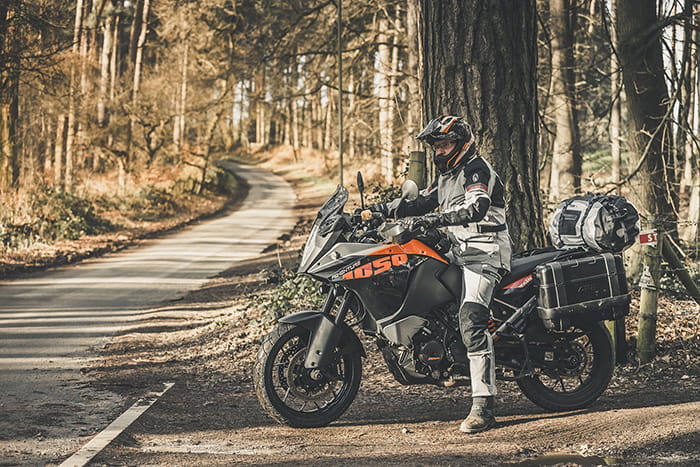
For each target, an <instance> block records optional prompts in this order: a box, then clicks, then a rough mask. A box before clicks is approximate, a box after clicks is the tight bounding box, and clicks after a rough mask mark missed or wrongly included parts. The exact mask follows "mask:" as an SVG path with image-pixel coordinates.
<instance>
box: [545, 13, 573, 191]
mask: <svg viewBox="0 0 700 467" xmlns="http://www.w3.org/2000/svg"><path fill="white" fill-rule="evenodd" d="M549 13H550V16H551V28H552V95H551V102H550V105H551V112H552V117H553V120H554V126H555V131H556V134H555V136H554V148H553V150H552V174H551V178H550V185H549V200H550V201H551V202H553V203H557V202H559V201H561V200H562V199H564V198H569V197H571V196H573V195H574V194H575V193H577V192H578V191H579V190H580V188H581V148H580V146H579V132H578V122H577V119H576V97H575V94H574V51H573V46H574V35H573V24H572V23H573V21H574V16H575V14H576V12H575V9H574V8H573V7H572V5H571V2H570V1H569V0H549Z"/></svg>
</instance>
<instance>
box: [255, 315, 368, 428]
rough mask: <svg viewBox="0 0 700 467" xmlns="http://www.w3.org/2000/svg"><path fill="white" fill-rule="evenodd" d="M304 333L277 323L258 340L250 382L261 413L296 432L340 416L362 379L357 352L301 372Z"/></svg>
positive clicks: (306, 336)
mask: <svg viewBox="0 0 700 467" xmlns="http://www.w3.org/2000/svg"><path fill="white" fill-rule="evenodd" d="M309 335H310V333H309V331H308V330H307V329H304V328H302V327H299V326H295V325H292V324H280V325H278V326H277V327H275V329H273V330H272V332H270V333H269V334H268V335H266V336H265V337H264V338H263V342H262V345H261V346H260V350H259V351H258V355H257V358H256V360H255V365H254V372H253V383H254V385H255V393H256V394H257V396H258V399H259V400H260V404H261V405H262V406H263V408H264V409H265V411H266V412H267V413H268V414H269V415H270V416H271V417H272V418H274V419H275V420H277V421H278V422H280V423H283V424H285V425H289V426H292V427H296V428H311V427H320V426H326V425H328V424H329V423H331V422H333V421H334V420H336V419H337V418H338V417H340V416H341V415H342V414H343V413H344V412H345V411H346V410H347V408H348V407H349V406H350V404H351V403H352V401H353V400H354V399H355V396H356V395H357V390H358V388H359V387H360V380H361V379H362V358H361V355H360V352H352V353H348V354H342V353H341V352H340V351H338V352H337V353H336V355H335V357H334V358H333V360H332V361H331V362H330V363H329V364H328V365H327V366H326V367H325V368H322V369H307V368H304V358H305V357H306V352H307V348H308V344H309Z"/></svg>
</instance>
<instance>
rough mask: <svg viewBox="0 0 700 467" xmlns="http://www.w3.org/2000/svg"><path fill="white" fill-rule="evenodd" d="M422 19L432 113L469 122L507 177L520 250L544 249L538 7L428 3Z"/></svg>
mask: <svg viewBox="0 0 700 467" xmlns="http://www.w3.org/2000/svg"><path fill="white" fill-rule="evenodd" d="M499 5H500V4H499ZM421 13H422V14H421V26H422V28H423V34H422V40H423V44H422V50H423V57H422V62H423V75H422V77H423V84H422V86H423V93H424V97H425V99H424V103H423V110H424V114H425V115H426V117H427V118H432V117H435V116H438V115H441V114H447V113H449V114H457V115H463V116H465V117H466V119H467V120H468V121H469V122H470V124H471V125H472V127H473V129H474V131H475V133H476V135H477V137H478V138H479V143H480V148H481V154H482V155H483V156H484V157H486V158H487V159H488V160H490V161H491V162H492V164H493V165H494V168H495V169H496V171H497V172H498V173H499V174H500V175H501V177H502V178H503V182H504V184H505V187H506V210H507V217H508V225H509V227H510V233H511V236H512V237H513V241H514V243H515V246H516V251H517V249H521V248H529V247H534V246H542V245H543V244H544V235H543V234H544V232H543V226H542V210H541V202H540V197H539V188H538V187H539V180H538V177H539V175H538V170H537V160H538V157H537V99H536V83H537V82H536V65H537V53H536V44H537V42H536V33H537V19H536V14H535V2H533V1H520V2H509V4H508V7H507V8H505V7H504V6H498V5H496V4H495V2H482V1H479V0H466V1H465V0H446V1H442V2H432V1H429V0H422V1H421Z"/></svg>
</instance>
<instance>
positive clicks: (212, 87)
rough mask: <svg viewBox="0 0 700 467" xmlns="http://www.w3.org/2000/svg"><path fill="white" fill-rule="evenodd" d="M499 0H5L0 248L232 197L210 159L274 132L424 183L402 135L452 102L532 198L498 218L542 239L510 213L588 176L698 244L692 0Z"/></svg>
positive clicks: (280, 139) (319, 162)
mask: <svg viewBox="0 0 700 467" xmlns="http://www.w3.org/2000/svg"><path fill="white" fill-rule="evenodd" d="M467 3H468V2H467ZM490 3H491V2H484V4H483V5H481V6H480V7H479V8H474V11H472V12H471V13H473V14H466V13H467V12H465V11H462V10H461V9H462V8H467V7H468V5H467V4H461V3H460V2H441V4H440V5H433V4H432V3H431V2H411V1H408V2H406V1H399V0H355V1H352V2H350V1H345V2H342V3H341V2H340V1H326V0H308V1H275V0H240V1H236V0H191V1H174V0H74V1H71V2H69V3H66V2H58V1H56V0H4V1H3V2H2V5H0V116H1V118H0V122H1V126H0V149H1V154H0V196H1V197H2V202H3V208H4V209H3V212H2V214H0V224H1V226H2V227H1V228H0V240H1V242H2V243H1V244H2V248H4V249H12V248H18V247H20V246H27V245H30V244H32V243H34V242H50V241H54V240H56V239H60V238H66V237H77V236H80V235H88V234H92V233H98V232H102V231H106V230H109V229H114V228H116V226H117V225H118V224H119V223H120V222H122V223H123V222H127V220H126V219H128V218H129V216H131V217H139V216H141V217H144V216H166V215H169V214H171V213H172V212H174V211H177V210H178V209H187V208H188V206H190V207H191V206H195V205H197V204H198V203H199V201H198V200H200V199H205V198H207V197H211V196H226V190H227V189H226V186H225V185H226V184H225V183H224V181H225V180H224V179H225V178H226V176H225V175H223V174H222V173H221V171H220V169H219V168H217V166H216V160H218V159H220V158H226V157H236V158H239V159H245V158H250V157H254V156H255V155H256V154H257V155H261V154H264V153H265V151H269V150H270V149H272V148H275V147H278V148H283V149H284V150H285V151H284V152H285V153H287V154H290V155H291V156H290V157H292V158H293V159H294V160H296V161H299V160H302V161H303V160H304V158H307V159H308V164H309V166H310V167H311V166H313V167H320V168H322V171H323V174H324V176H325V177H327V178H328V179H331V180H334V181H339V180H340V179H343V180H344V183H345V184H352V180H353V177H354V173H355V172H356V171H357V170H362V171H363V173H364V174H365V177H366V178H367V179H368V180H370V181H371V183H374V184H376V185H381V186H389V185H395V184H397V183H400V181H401V180H403V178H404V177H405V176H406V174H407V172H408V173H410V174H411V176H412V177H413V178H417V179H418V181H419V183H420V184H422V185H425V183H427V182H428V181H429V180H431V179H432V177H433V176H434V173H433V169H432V167H431V163H430V155H429V154H427V159H426V152H425V148H423V147H421V146H420V145H418V144H417V143H416V141H415V140H414V138H413V136H414V135H415V134H416V133H417V131H419V130H420V128H421V127H422V125H423V124H425V123H426V122H427V121H428V120H429V119H430V118H432V117H434V116H436V115H440V114H445V113H456V114H460V115H464V116H465V117H466V119H467V120H468V121H469V122H470V123H471V125H472V126H473V128H474V129H475V131H476V133H477V137H478V138H479V141H480V144H481V150H482V154H483V155H484V156H485V157H487V158H492V159H493V160H494V163H495V166H496V167H497V168H498V169H499V170H500V171H501V172H502V173H503V174H504V179H505V180H506V185H507V186H508V187H509V200H510V202H511V204H512V205H513V206H514V207H513V209H514V210H513V211H512V212H511V214H514V213H521V214H522V213H525V214H524V215H521V214H518V215H515V214H514V215H512V216H511V221H512V222H523V221H522V218H523V217H527V218H531V219H532V220H533V221H534V222H536V223H537V224H533V225H531V226H529V227H528V226H524V227H522V228H511V230H512V231H513V232H515V233H516V234H519V236H518V235H516V238H514V240H515V241H516V243H517V244H519V245H521V246H532V245H528V241H530V240H529V239H533V240H532V241H533V242H535V243H537V242H539V243H542V242H545V241H546V240H545V236H544V235H539V236H538V235H530V234H527V235H526V234H522V232H524V231H525V230H526V228H529V229H531V230H537V229H538V228H539V229H540V230H544V223H545V221H546V219H547V218H548V215H549V213H550V212H551V211H552V209H553V208H554V207H555V206H556V204H557V203H558V202H559V201H561V200H563V199H565V198H567V197H570V196H572V195H574V194H577V193H585V192H589V191H596V192H600V193H621V194H623V195H625V196H627V197H629V198H630V199H632V200H633V201H634V202H635V203H636V204H637V205H638V208H639V210H640V213H641V214H642V218H643V221H644V222H645V223H646V224H647V225H646V226H647V227H649V226H651V222H652V220H653V219H656V220H657V221H658V219H659V218H660V217H662V218H663V219H664V222H665V225H666V228H668V229H669V230H671V231H672V233H673V236H674V237H675V238H676V240H677V242H678V243H679V244H682V245H683V247H684V248H685V249H686V250H687V252H688V253H689V254H691V255H697V252H698V229H697V225H698V221H699V216H700V204H699V200H700V167H699V162H698V157H697V154H698V148H699V145H698V140H697V134H698V126H700V116H699V115H698V102H699V100H698V93H699V90H700V80H699V78H700V77H699V76H698V73H697V69H698V58H699V57H700V55H699V49H698V13H697V5H696V4H695V3H696V2H692V1H679V0H659V1H658V2H657V1H650V0H644V1H640V2H638V1H632V0H608V1H600V0H538V1H537V2H524V3H525V4H528V7H527V8H522V9H520V8H514V9H513V10H514V12H513V13H504V12H503V11H502V10H504V11H505V10H507V9H502V8H493V7H489V5H490ZM506 3H507V2H506ZM477 10H478V11H477ZM650 12H651V13H653V14H650ZM509 15H510V16H509ZM517 15H521V16H517ZM465 17H468V18H473V19H472V20H473V21H474V24H470V25H467V24H463V23H460V21H462V20H455V21H451V20H449V19H450V18H465ZM467 26H469V27H467ZM461 28H463V30H465V31H466V30H469V31H475V32H474V33H473V34H471V35H461V34H460V29H461ZM516 46H517V47H516ZM523 50H524V51H526V53H523V52H522V51H523ZM494 51H495V52H494ZM500 97H504V99H502V100H500V101H499V100H498V98H500ZM506 98H507V99H506ZM522 101H527V102H526V105H525V106H521V105H520V103H521V102H522ZM494 103H496V104H494ZM489 108H490V110H489ZM523 129H525V130H523ZM518 138H520V141H521V142H524V143H523V144H516V143H517V140H518ZM504 142H509V144H510V143H512V144H511V145H510V146H509V147H510V149H508V150H504V149H503V146H502V145H503V144H505V143H504ZM518 151H520V153H526V154H523V155H522V158H523V159H522V161H521V162H522V164H521V165H518V164H515V163H512V162H513V161H514V154H516V153H518ZM260 157H262V156H260ZM341 161H342V164H343V165H341ZM410 161H413V164H409V162H410ZM341 169H342V171H341ZM417 169H422V170H417ZM523 193H529V194H528V196H523V195H522V194H523ZM522 199H529V200H530V201H529V202H528V204H527V205H526V206H525V207H524V208H523V209H522V210H520V211H517V210H515V209H516V208H515V207H516V206H517V205H518V203H520V202H521V200H522ZM115 210H116V211H119V212H121V213H122V217H118V216H117V217H115V216H114V215H112V216H111V217H110V216H108V215H107V214H106V213H108V212H114V211H115ZM144 213H146V214H144ZM528 213H532V215H530V214H528ZM538 225H539V227H538Z"/></svg>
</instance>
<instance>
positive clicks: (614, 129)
mask: <svg viewBox="0 0 700 467" xmlns="http://www.w3.org/2000/svg"><path fill="white" fill-rule="evenodd" d="M616 17H617V0H611V2H610V23H611V24H610V41H611V42H612V46H613V50H614V51H615V52H617V50H619V41H618V40H617V25H616V24H615V18H616ZM610 95H611V97H612V105H611V108H610V130H609V131H610V156H611V166H612V167H611V173H610V178H611V181H612V182H613V183H618V182H619V181H620V178H621V170H620V168H621V163H622V157H621V155H622V151H621V137H620V136H621V132H620V129H621V127H622V87H621V85H620V63H619V62H618V60H617V53H613V54H610ZM619 191H620V190H619V188H618V189H617V192H618V193H619Z"/></svg>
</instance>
